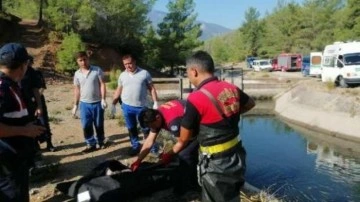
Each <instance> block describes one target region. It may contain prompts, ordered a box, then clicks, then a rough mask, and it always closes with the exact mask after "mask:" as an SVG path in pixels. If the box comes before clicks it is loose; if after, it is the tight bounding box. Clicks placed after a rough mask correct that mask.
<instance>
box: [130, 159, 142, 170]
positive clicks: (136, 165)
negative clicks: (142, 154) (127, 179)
mask: <svg viewBox="0 0 360 202" xmlns="http://www.w3.org/2000/svg"><path fill="white" fill-rule="evenodd" d="M140 164H141V161H140V160H139V159H138V160H136V161H135V162H134V163H132V164H131V166H130V169H131V170H132V171H133V172H134V171H136V170H137V169H138V168H139V166H140Z"/></svg>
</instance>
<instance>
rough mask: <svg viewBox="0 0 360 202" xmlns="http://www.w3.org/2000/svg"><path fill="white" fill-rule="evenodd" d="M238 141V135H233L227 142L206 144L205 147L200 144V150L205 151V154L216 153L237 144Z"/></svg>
mask: <svg viewBox="0 0 360 202" xmlns="http://www.w3.org/2000/svg"><path fill="white" fill-rule="evenodd" d="M239 142H240V136H237V137H235V138H233V139H231V140H229V141H227V142H224V143H221V144H216V145H212V146H206V147H203V146H201V145H200V151H201V152H203V153H207V154H217V153H220V152H224V151H226V150H228V149H231V148H232V147H234V146H235V145H237V144H238V143H239Z"/></svg>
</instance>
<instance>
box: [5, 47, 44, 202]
mask: <svg viewBox="0 0 360 202" xmlns="http://www.w3.org/2000/svg"><path fill="white" fill-rule="evenodd" d="M28 60H29V55H28V53H27V51H26V49H25V47H24V46H22V45H21V44H18V43H8V44H5V45H4V46H3V47H1V49H0V201H7V202H27V201H29V166H30V164H31V161H32V160H33V155H34V147H35V146H34V138H35V137H36V136H38V135H40V134H41V133H43V132H44V131H45V128H44V127H42V126H38V125H35V124H34V123H33V122H31V121H30V119H29V112H28V109H27V106H26V104H25V101H24V97H23V95H22V92H21V89H20V87H19V82H20V81H21V79H22V78H23V77H24V75H25V72H26V70H27V65H28Z"/></svg>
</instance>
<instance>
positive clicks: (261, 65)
mask: <svg viewBox="0 0 360 202" xmlns="http://www.w3.org/2000/svg"><path fill="white" fill-rule="evenodd" d="M253 69H254V71H271V70H272V66H271V63H270V60H269V59H265V60H254V61H253Z"/></svg>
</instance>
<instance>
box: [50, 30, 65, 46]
mask: <svg viewBox="0 0 360 202" xmlns="http://www.w3.org/2000/svg"><path fill="white" fill-rule="evenodd" d="M48 38H49V40H50V42H51V43H55V42H58V41H61V39H62V33H61V32H57V31H50V33H49V34H48Z"/></svg>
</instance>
